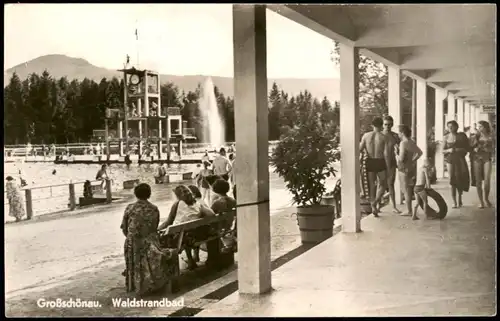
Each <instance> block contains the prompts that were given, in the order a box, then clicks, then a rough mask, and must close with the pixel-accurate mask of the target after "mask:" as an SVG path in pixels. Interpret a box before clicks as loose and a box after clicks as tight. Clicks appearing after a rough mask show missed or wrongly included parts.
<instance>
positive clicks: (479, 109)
mask: <svg viewBox="0 0 500 321" xmlns="http://www.w3.org/2000/svg"><path fill="white" fill-rule="evenodd" d="M480 120H481V105H477V106H476V124H477V122H478V121H480Z"/></svg>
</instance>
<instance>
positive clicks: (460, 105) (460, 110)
mask: <svg viewBox="0 0 500 321" xmlns="http://www.w3.org/2000/svg"><path fill="white" fill-rule="evenodd" d="M457 123H458V128H459V129H458V131H461V132H463V131H464V100H463V99H460V98H459V99H457Z"/></svg>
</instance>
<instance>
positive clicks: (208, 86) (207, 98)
mask: <svg viewBox="0 0 500 321" xmlns="http://www.w3.org/2000/svg"><path fill="white" fill-rule="evenodd" d="M200 110H201V112H202V115H203V141H204V142H208V143H210V145H211V146H212V147H216V148H219V147H221V146H222V145H223V144H224V142H225V133H224V124H223V122H222V118H221V116H220V114H219V107H218V105H217V99H216V97H215V91H214V83H213V81H212V78H211V77H207V78H206V79H205V82H204V83H203V87H202V93H201V97H200Z"/></svg>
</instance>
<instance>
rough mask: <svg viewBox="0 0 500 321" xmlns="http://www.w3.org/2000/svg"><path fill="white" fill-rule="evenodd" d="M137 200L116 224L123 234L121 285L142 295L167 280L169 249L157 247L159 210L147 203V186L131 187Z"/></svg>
mask: <svg viewBox="0 0 500 321" xmlns="http://www.w3.org/2000/svg"><path fill="white" fill-rule="evenodd" d="M134 194H135V196H136V198H137V201H136V202H135V203H133V204H129V205H128V206H127V208H126V209H125V213H124V216H123V221H122V224H121V226H120V228H121V230H122V232H123V235H125V237H126V239H125V245H124V255H125V266H126V268H125V271H124V272H123V275H124V276H125V284H126V288H127V292H135V293H136V294H137V295H140V296H142V295H145V294H149V293H153V292H156V291H157V290H161V289H162V288H163V287H164V286H165V285H166V284H167V283H168V282H169V280H170V277H171V276H172V275H173V273H174V272H173V271H169V270H168V269H169V267H170V266H171V264H168V263H169V260H170V259H172V257H173V255H172V252H171V251H170V250H168V249H162V248H161V247H160V243H159V239H158V233H157V230H158V223H159V220H160V211H159V210H158V207H156V206H155V205H153V204H151V203H150V202H149V201H148V199H149V198H150V197H151V187H150V186H149V185H148V184H144V183H142V184H139V185H137V186H136V187H135V189H134Z"/></svg>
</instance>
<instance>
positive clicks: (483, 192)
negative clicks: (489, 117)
mask: <svg viewBox="0 0 500 321" xmlns="http://www.w3.org/2000/svg"><path fill="white" fill-rule="evenodd" d="M478 124H479V126H478V127H477V133H476V134H475V135H473V136H471V148H472V153H471V165H472V173H471V174H472V175H471V178H472V186H476V188H477V196H478V197H479V202H480V205H479V208H484V207H485V206H486V207H491V206H492V205H491V202H490V200H489V196H490V180H491V159H492V155H493V152H494V147H493V146H494V144H493V137H492V135H491V127H490V124H489V123H488V122H486V121H484V120H482V121H479V122H478ZM483 182H484V189H483Z"/></svg>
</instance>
